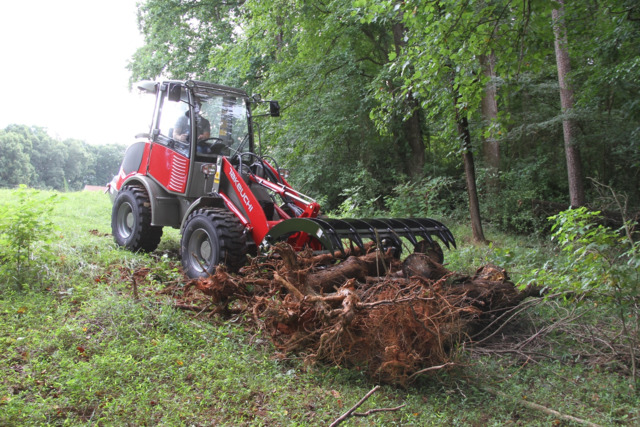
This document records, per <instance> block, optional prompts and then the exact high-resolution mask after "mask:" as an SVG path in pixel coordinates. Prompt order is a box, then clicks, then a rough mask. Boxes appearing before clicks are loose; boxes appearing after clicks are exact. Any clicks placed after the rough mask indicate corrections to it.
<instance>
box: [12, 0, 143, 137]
mask: <svg viewBox="0 0 640 427" xmlns="http://www.w3.org/2000/svg"><path fill="white" fill-rule="evenodd" d="M136 1H137V0H109V1H101V2H97V1H89V0H11V1H6V2H3V5H2V24H0V129H4V128H5V127H6V126H7V125H9V124H23V125H28V126H40V127H44V128H46V129H47V130H48V133H49V135H51V136H52V137H55V138H58V139H61V140H64V139H66V138H75V139H80V140H83V141H85V142H87V143H89V144H94V145H95V144H108V143H118V144H125V145H128V144H129V143H131V142H133V141H134V137H135V135H136V134H137V133H140V132H145V131H147V130H148V118H149V116H150V114H151V112H150V111H149V109H148V107H147V105H148V102H149V99H148V96H147V97H142V96H140V95H139V94H138V92H137V91H136V90H135V89H134V90H133V91H132V92H130V91H129V89H128V85H129V72H128V70H127V69H126V68H125V67H126V64H127V62H128V61H129V59H130V58H131V56H132V55H133V53H134V52H135V51H136V49H137V48H138V47H140V46H142V44H143V38H142V35H141V34H140V33H139V31H138V27H137V18H136ZM143 98H145V99H143ZM145 107H146V108H145Z"/></svg>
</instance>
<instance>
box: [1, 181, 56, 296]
mask: <svg viewBox="0 0 640 427" xmlns="http://www.w3.org/2000/svg"><path fill="white" fill-rule="evenodd" d="M56 202H57V197H56V196H55V195H52V196H48V197H41V196H40V194H39V193H38V192H37V191H35V190H29V189H27V188H26V187H24V186H22V187H20V188H19V189H18V190H15V191H13V192H12V193H10V194H9V199H8V200H5V202H4V203H3V204H2V205H0V280H1V281H2V283H0V285H1V287H2V288H15V289H18V290H23V289H24V288H34V289H38V288H41V287H43V285H44V284H46V283H47V279H46V273H47V268H48V265H49V264H50V263H51V262H52V261H53V259H54V257H53V252H52V249H51V246H50V244H51V242H52V241H53V238H54V236H53V232H54V230H55V227H54V225H53V223H52V222H51V220H50V218H49V215H50V214H51V211H52V210H53V207H54V204H55V203H56Z"/></svg>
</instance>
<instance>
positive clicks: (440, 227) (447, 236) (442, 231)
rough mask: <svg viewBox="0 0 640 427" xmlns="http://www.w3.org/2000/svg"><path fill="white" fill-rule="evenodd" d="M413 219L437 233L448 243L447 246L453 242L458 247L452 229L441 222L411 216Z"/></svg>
mask: <svg viewBox="0 0 640 427" xmlns="http://www.w3.org/2000/svg"><path fill="white" fill-rule="evenodd" d="M411 220H412V221H415V222H417V223H419V224H421V225H422V226H424V227H425V228H427V229H428V230H430V232H431V233H433V234H435V235H437V236H438V237H439V238H440V240H442V241H443V242H444V244H445V245H447V248H448V247H449V244H452V245H453V247H454V248H455V247H456V240H455V239H454V237H453V234H451V231H449V229H448V228H447V227H446V226H445V225H444V224H442V223H441V222H439V221H436V220H435V219H431V218H411ZM431 230H432V231H431Z"/></svg>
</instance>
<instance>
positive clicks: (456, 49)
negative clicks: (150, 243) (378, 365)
mask: <svg viewBox="0 0 640 427" xmlns="http://www.w3.org/2000/svg"><path fill="white" fill-rule="evenodd" d="M138 12H139V25H140V30H141V32H142V34H143V35H144V45H143V47H141V48H140V49H139V50H138V51H137V53H136V54H135V55H134V56H133V57H132V59H131V62H130V64H129V68H130V72H131V82H132V85H133V83H134V82H135V81H137V80H141V79H155V78H176V79H201V80H208V81H213V82H217V83H222V84H227V85H231V86H238V87H242V88H244V89H245V90H246V91H247V92H248V93H249V94H261V96H262V98H263V99H276V100H279V101H280V105H281V106H282V117H280V118H279V119H273V118H272V119H261V118H258V119H257V120H258V121H259V128H258V130H259V133H260V135H261V145H260V147H259V150H261V152H262V153H263V154H267V155H269V156H272V157H273V158H275V159H277V161H278V164H279V165H280V166H286V167H288V168H289V169H290V170H291V171H292V178H291V181H292V182H293V183H294V185H295V187H296V188H298V189H300V190H301V191H303V192H305V193H308V194H309V195H311V196H313V197H315V198H317V199H318V201H319V202H320V203H321V204H322V206H323V208H324V209H325V211H330V212H331V213H332V214H335V215H349V216H356V217H357V216H365V215H366V216H368V215H376V214H389V215H391V216H400V215H401V216H413V215H415V216H430V217H435V218H438V219H442V220H443V222H445V223H446V224H447V226H449V227H450V228H451V229H452V230H453V232H454V235H455V236H456V239H457V241H458V248H457V250H455V251H447V254H446V258H447V262H448V265H449V267H450V268H451V269H452V270H457V271H471V270H472V269H474V268H477V267H478V266H479V265H482V264H486V263H492V264H496V265H501V266H505V267H506V268H508V270H509V272H510V273H512V277H513V278H514V282H515V283H517V284H518V285H527V284H530V283H536V284H538V285H540V286H543V287H545V289H547V290H548V294H547V295H546V297H545V298H537V299H530V300H527V301H526V302H525V304H523V306H522V307H521V308H518V311H517V312H516V313H514V314H513V315H510V317H509V319H510V321H509V322H507V326H506V327H505V329H498V330H500V331H501V332H504V334H502V333H501V334H497V333H496V334H495V336H496V339H497V341H499V342H494V343H493V346H490V345H491V342H490V340H489V341H487V343H489V345H487V346H485V345H482V344H483V343H482V341H484V338H483V339H482V340H480V342H477V341H476V342H474V343H467V344H468V345H467V344H465V345H463V346H462V347H461V348H459V349H457V350H456V354H453V355H452V359H453V360H455V361H456V363H458V362H459V363H460V368H461V369H459V370H452V371H451V372H448V371H447V372H441V374H440V375H438V376H437V377H434V378H432V377H429V378H427V379H426V380H425V381H424V382H420V383H419V384H417V385H416V386H415V388H411V389H409V390H408V391H398V390H391V389H388V390H386V391H385V392H384V393H385V394H384V395H383V396H382V395H381V397H380V400H375V399H376V396H374V398H373V399H372V401H371V403H372V405H374V406H378V407H397V406H399V405H400V404H404V403H407V404H408V406H407V407H406V408H404V409H403V410H401V411H398V412H390V413H387V414H386V415H385V417H386V418H385V420H386V422H387V423H388V424H402V425H409V424H414V425H428V424H436V425H437V424H447V425H449V424H456V423H458V424H463V425H470V424H471V425H489V424H495V425H503V424H505V423H522V422H525V423H528V424H535V422H536V421H537V422H539V423H546V424H549V423H553V424H554V425H555V424H557V422H558V417H559V416H560V415H561V414H558V413H552V414H551V415H550V413H549V412H544V411H543V412H540V407H538V408H536V409H534V410H535V411H537V413H536V414H535V415H534V414H533V413H532V412H531V411H529V412H527V413H523V412H522V411H521V410H518V409H516V407H515V403H513V402H512V400H513V399H517V400H519V401H520V403H519V404H526V403H531V402H534V401H535V402H539V403H541V404H543V405H545V406H547V407H551V408H554V409H557V410H559V411H561V412H565V413H568V414H575V415H576V416H579V417H581V418H585V419H589V420H592V421H594V422H599V423H601V424H603V425H605V424H606V425H614V424H634V423H635V424H637V423H638V419H639V415H638V410H637V408H638V407H640V406H639V405H638V396H639V394H638V390H640V380H639V378H640V377H639V376H638V366H640V364H639V363H638V354H640V346H639V344H640V280H639V277H640V243H639V242H638V241H637V240H638V239H637V234H634V231H633V225H634V221H632V220H633V215H634V213H635V212H638V210H639V209H640V208H639V206H640V188H639V187H640V186H639V185H638V182H639V179H638V178H639V177H638V174H639V171H640V143H639V139H638V137H639V134H640V103H639V99H640V97H638V93H639V89H640V37H638V36H639V35H640V34H639V33H640V5H638V4H637V2H635V1H631V0H601V1H591V0H590V1H582V2H575V1H574V2H568V1H567V2H556V1H550V0H548V1H547V0H541V1H535V2H534V1H529V0H517V1H507V0H495V1H489V0H483V1H474V0H466V1H462V0H461V1H456V0H450V1H426V0H421V1H409V0H407V1H404V2H394V1H381V0H377V1H376V0H348V1H347V0H342V1H302V0H297V1H296V0H288V1H284V0H275V1H274V0H260V1H258V0H249V1H233V0H227V1H219V0H218V1H214V0H199V1H196V0H193V1H191V0H146V1H142V2H140V4H139V6H138ZM144 126H146V123H141V129H140V131H144ZM124 149H125V147H124V146H121V145H110V146H107V145H103V146H97V145H90V144H87V143H86V142H84V141H81V140H77V139H64V140H59V139H57V138H54V137H51V136H50V135H49V134H48V133H47V129H44V128H42V127H38V126H37V125H35V126H31V125H25V124H12V125H9V126H7V127H5V128H4V129H3V130H0V153H1V154H2V155H1V156H0V186H1V187H9V188H14V187H16V186H18V185H20V184H26V185H28V186H29V187H35V188H41V189H52V190H56V191H44V192H41V194H40V195H38V192H32V191H31V190H26V189H24V188H19V189H18V190H13V189H11V190H5V189H2V190H0V258H1V259H2V260H3V263H2V264H0V280H1V282H0V291H1V292H0V314H1V316H0V330H1V331H2V333H0V336H1V337H2V338H1V339H0V350H2V352H3V354H7V355H8V357H6V358H4V359H3V360H2V363H0V371H1V372H2V375H0V378H3V380H2V384H0V405H1V407H2V411H0V414H1V415H0V424H1V423H2V422H4V423H6V424H21V423H22V424H29V423H31V424H33V423H34V422H35V423H38V422H40V423H42V422H43V421H42V420H45V419H46V420H48V421H47V422H52V423H54V422H56V421H60V420H62V419H64V420H66V421H67V422H70V423H72V424H73V423H74V422H75V423H81V422H82V423H87V422H91V421H92V420H97V419H102V420H109V422H112V423H113V422H116V423H117V422H119V420H122V421H120V423H127V422H129V423H131V422H137V423H139V424H149V423H155V424H158V423H161V422H163V421H164V422H165V423H169V424H184V423H192V424H206V423H209V424H210V423H211V422H212V421H211V420H212V419H213V420H215V421H218V422H219V423H220V424H224V423H227V424H228V425H238V424H240V423H242V422H244V423H247V422H256V423H260V422H262V423H264V422H267V423H269V421H271V423H272V424H283V425H284V424H290V423H291V420H292V419H293V420H294V421H296V422H298V421H299V422H300V423H302V424H328V422H329V421H331V420H332V419H335V418H336V417H337V416H338V415H340V413H342V412H343V409H342V405H343V402H342V399H345V402H347V399H346V398H347V397H348V398H349V399H351V400H352V401H354V402H355V400H356V397H357V398H359V397H360V396H362V395H364V394H365V393H366V392H367V390H369V389H370V382H368V381H370V379H369V378H365V377H364V374H363V373H362V372H360V371H358V370H357V369H342V368H335V369H334V368H332V367H328V368H326V369H323V368H319V369H318V370H316V371H314V370H312V369H309V370H307V368H306V367H303V366H302V363H301V362H300V363H297V362H295V361H293V360H288V361H286V362H282V361H280V360H278V359H277V358H275V357H273V353H274V348H273V347H271V346H269V345H268V344H267V341H266V340H264V339H262V338H259V339H256V337H257V336H256V335H255V333H254V332H253V331H252V330H250V328H245V327H244V326H243V325H240V324H236V323H235V322H228V321H227V319H213V320H211V319H208V318H207V319H204V318H198V317H197V316H191V315H189V314H186V313H181V312H180V311H178V310H174V305H173V304H172V303H171V302H169V303H157V297H158V294H161V293H162V290H163V289H165V288H166V286H167V284H168V283H184V277H183V276H182V275H181V273H180V270H179V268H178V267H177V266H176V263H175V259H176V248H178V247H179V243H178V241H179V237H178V233H177V231H176V230H168V233H167V236H166V238H165V239H164V240H163V242H162V245H161V247H160V249H159V251H157V252H155V253H152V254H142V253H138V254H130V253H123V252H122V251H121V250H118V249H117V248H116V247H115V245H114V244H113V240H112V238H111V236H110V233H109V231H110V230H109V225H110V222H109V213H110V210H111V207H110V204H109V201H108V198H107V197H106V196H104V195H102V194H95V193H90V192H83V193H79V192H78V193H70V194H65V195H60V194H59V192H60V191H71V190H79V189H81V188H82V187H83V186H84V185H86V184H93V185H104V184H106V183H107V182H108V181H109V180H110V179H111V177H112V176H113V174H115V173H116V172H117V169H118V167H119V163H120V161H121V159H122V154H123V151H124ZM56 200H58V202H56ZM569 205H573V206H578V205H585V206H587V207H589V208H590V209H594V210H610V209H613V210H616V211H618V214H622V215H621V217H622V218H623V219H628V220H629V221H627V222H626V223H625V224H624V227H622V228H619V227H618V225H620V224H616V227H614V228H612V229H606V228H603V227H602V226H600V225H599V224H601V222H599V221H597V218H596V216H597V215H596V214H595V213H593V212H589V211H587V210H585V209H582V208H581V209H572V210H568V211H564V212H563V213H560V214H558V215H555V216H554V217H553V218H552V219H553V222H551V223H550V222H548V221H547V218H546V217H547V216H548V215H550V214H553V213H556V212H557V211H560V210H562V209H563V208H564V207H567V206H569ZM540 207H542V208H543V209H540V210H537V209H536V208H540ZM470 219H471V225H472V227H471V229H472V233H471V232H470V231H469V227H468V224H470V221H469V220H470ZM480 219H482V221H480ZM636 221H637V218H636ZM487 223H489V224H490V225H491V227H490V228H489V227H487V228H488V229H489V230H490V235H488V237H489V238H490V239H491V240H492V243H491V245H476V244H473V242H472V240H476V241H479V240H484V236H483V233H482V224H487ZM547 232H548V233H549V234H546V233H547ZM541 233H545V236H544V237H545V238H544V239H536V238H535V236H534V237H530V236H529V235H532V234H533V235H535V234H541ZM471 234H473V237H471ZM516 234H525V235H527V237H522V236H516ZM549 237H551V238H552V241H551V242H549V239H548V238H549ZM543 242H545V243H543ZM142 272H145V273H144V275H145V277H147V279H146V280H144V281H141V282H140V283H139V287H140V289H139V291H140V294H139V295H136V293H133V297H132V292H133V291H132V283H133V284H134V285H135V284H136V283H137V282H136V277H141V276H137V275H139V274H141V273H142ZM135 289H137V288H135ZM41 291H46V292H41ZM132 325H133V327H132ZM501 328H502V326H501ZM139 331H144V332H143V333H141V332H139ZM491 335H494V333H493V332H492V333H491ZM491 335H490V337H491ZM505 337H506V341H505ZM142 338H144V339H142ZM259 343H260V344H259ZM478 344H480V345H478ZM485 344H486V343H485ZM256 370H258V371H257V372H256ZM176 372H177V374H176ZM96 384H100V385H101V387H102V388H95V387H96ZM274 384H275V385H274ZM487 385H489V386H495V387H496V389H499V390H498V393H493V392H491V391H490V390H489V389H485V387H486V386H487ZM274 387H275V389H277V390H278V393H276V392H274V391H273V390H275V389H274ZM487 393H490V394H492V395H494V394H495V395H496V396H497V397H496V398H495V399H494V398H487ZM354 396H355V397H354ZM351 400H349V402H351ZM529 401H531V402H529ZM247 402H252V403H251V404H250V405H247ZM522 402H524V403H522ZM350 404H351V403H348V405H350ZM524 406H527V405H524ZM527 407H528V408H530V409H531V406H530V405H529V406H527ZM381 416H382V415H381ZM3 417H4V418H3ZM560 418H562V417H560ZM563 419H566V417H565V418H563ZM35 420H37V421H35ZM265 420H266V421H265ZM575 421H576V420H575V419H574V420H573V422H575ZM365 423H369V421H367V420H366V418H365V420H364V421H362V424H363V425H364V424H365ZM382 424H384V423H381V425H382ZM353 425H359V422H358V421H353Z"/></svg>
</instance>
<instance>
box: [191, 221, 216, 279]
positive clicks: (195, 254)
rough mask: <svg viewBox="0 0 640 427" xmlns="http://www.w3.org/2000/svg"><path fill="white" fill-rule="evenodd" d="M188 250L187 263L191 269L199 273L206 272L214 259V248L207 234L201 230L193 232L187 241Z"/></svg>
mask: <svg viewBox="0 0 640 427" xmlns="http://www.w3.org/2000/svg"><path fill="white" fill-rule="evenodd" d="M188 250H189V257H188V258H187V260H188V261H187V262H188V263H189V264H190V265H191V268H192V269H193V270H195V271H198V272H201V273H202V272H206V271H208V270H209V268H210V266H211V265H212V264H213V259H214V258H215V248H214V246H213V243H212V241H211V236H209V233H207V232H206V231H205V230H203V229H201V228H199V229H197V230H195V231H194V232H193V233H192V234H191V238H190V239H189V246H188Z"/></svg>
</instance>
